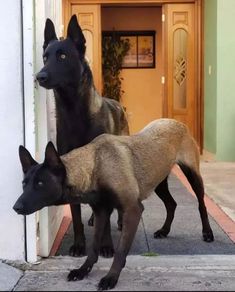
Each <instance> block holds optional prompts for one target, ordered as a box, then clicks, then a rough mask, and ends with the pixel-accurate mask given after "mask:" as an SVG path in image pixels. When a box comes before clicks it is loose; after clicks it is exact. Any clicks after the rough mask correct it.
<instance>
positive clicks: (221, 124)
mask: <svg viewBox="0 0 235 292" xmlns="http://www.w3.org/2000/svg"><path fill="white" fill-rule="evenodd" d="M234 28H235V0H205V68H204V70H205V125H204V126H205V127H204V129H205V137H204V138H205V139H204V140H205V144H204V148H205V149H206V150H208V151H210V152H212V153H214V154H216V159H217V160H223V161H235V74H234V68H235V33H234ZM209 65H212V74H211V75H209V74H208V66H209Z"/></svg>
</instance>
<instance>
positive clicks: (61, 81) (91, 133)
mask: <svg viewBox="0 0 235 292" xmlns="http://www.w3.org/2000/svg"><path fill="white" fill-rule="evenodd" d="M85 43H86V40H85V37H84V35H83V33H82V30H81V28H80V26H79V24H78V21H77V17H76V16H75V15H73V16H72V18H71V20H70V22H69V25H68V31H67V38H66V39H65V40H61V41H59V40H58V39H57V37H56V33H55V28H54V24H53V23H52V21H51V20H49V19H47V21H46V26H45V31H44V45H43V49H44V54H43V60H44V67H43V68H42V70H41V71H40V72H39V73H38V74H37V80H38V82H39V84H40V85H41V86H43V87H45V88H46V89H53V90H54V95H55V101H56V118H57V123H56V128H57V149H58V152H59V154H60V155H63V154H65V153H67V152H69V151H71V150H72V149H75V148H77V147H81V146H83V145H86V144H87V143H89V142H90V141H91V140H92V139H93V138H95V137H96V136H98V135H100V134H102V133H111V134H115V135H122V134H128V133H129V129H128V124H127V120H126V117H125V113H124V110H123V108H122V107H121V105H120V104H119V103H118V102H116V101H114V100H110V99H106V98H103V97H101V96H100V95H99V94H98V93H97V91H96V89H95V87H94V84H93V76H92V72H91V70H90V68H89V65H88V64H87V62H86V60H85V50H86V46H85ZM70 206H71V212H72V218H73V229H74V245H72V246H71V248H70V255H73V256H83V255H84V254H85V250H86V245H85V235H84V227H83V224H82V221H81V207H80V204H76V205H70ZM120 222H121V219H120V218H119V223H120ZM107 229H108V227H107ZM105 236H106V238H103V244H102V247H101V254H102V255H103V256H108V257H109V256H112V255H113V245H112V240H111V237H110V235H108V234H106V235H105Z"/></svg>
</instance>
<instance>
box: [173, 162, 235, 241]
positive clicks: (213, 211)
mask: <svg viewBox="0 0 235 292" xmlns="http://www.w3.org/2000/svg"><path fill="white" fill-rule="evenodd" d="M172 172H173V173H174V174H175V175H176V176H177V177H178V179H179V180H180V181H181V182H182V184H183V185H184V186H185V187H186V188H187V190H188V191H189V192H190V193H191V194H192V195H193V196H195V194H194V192H193V190H192V188H191V186H190V184H189V182H188V180H187V178H186V177H185V175H184V174H183V172H182V171H181V169H180V168H179V167H178V166H177V165H175V166H174V167H173V169H172ZM204 201H205V205H206V208H207V210H208V213H209V214H210V215H211V216H212V217H213V218H214V219H215V221H216V222H217V223H218V225H219V226H220V227H221V228H222V229H223V231H224V232H225V233H226V234H227V235H228V237H229V238H230V239H231V240H232V241H233V243H235V222H234V221H233V220H232V219H231V218H230V217H229V216H228V215H227V214H226V213H225V212H224V211H223V210H222V209H221V208H220V207H219V206H218V205H217V204H216V203H215V202H214V201H213V200H212V199H211V198H209V197H208V195H206V194H205V197H204Z"/></svg>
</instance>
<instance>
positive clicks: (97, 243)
mask: <svg viewBox="0 0 235 292" xmlns="http://www.w3.org/2000/svg"><path fill="white" fill-rule="evenodd" d="M110 215H111V211H107V210H104V209H102V210H95V211H94V219H95V220H94V222H95V228H94V239H93V244H92V248H91V250H90V251H89V253H88V256H87V259H86V261H85V263H84V264H83V265H82V266H81V267H80V268H79V269H75V270H72V271H71V272H70V273H69V275H68V281H76V280H82V279H83V278H84V277H85V276H87V275H88V274H89V272H90V271H91V270H92V267H93V265H94V264H95V263H96V262H97V260H98V257H99V251H100V247H101V241H102V237H103V233H104V230H105V226H106V224H107V222H108V221H109V220H110Z"/></svg>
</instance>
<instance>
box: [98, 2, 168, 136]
mask: <svg viewBox="0 0 235 292" xmlns="http://www.w3.org/2000/svg"><path fill="white" fill-rule="evenodd" d="M161 13H162V12H161V7H103V8H102V14H101V19H102V30H112V29H113V28H115V30H155V31H156V40H155V41H156V68H150V69H123V70H122V77H123V78H124V80H123V82H122V89H123V90H124V91H125V93H124V95H123V97H122V104H123V105H124V106H125V107H126V108H127V113H128V120H129V126H130V130H131V133H135V132H137V131H139V130H140V129H142V128H143V127H144V126H145V125H146V124H148V123H149V122H150V121H152V120H154V119H157V118H161V117H162V107H163V106H162V102H163V98H162V95H163V90H162V85H161V76H162V24H161Z"/></svg>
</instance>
